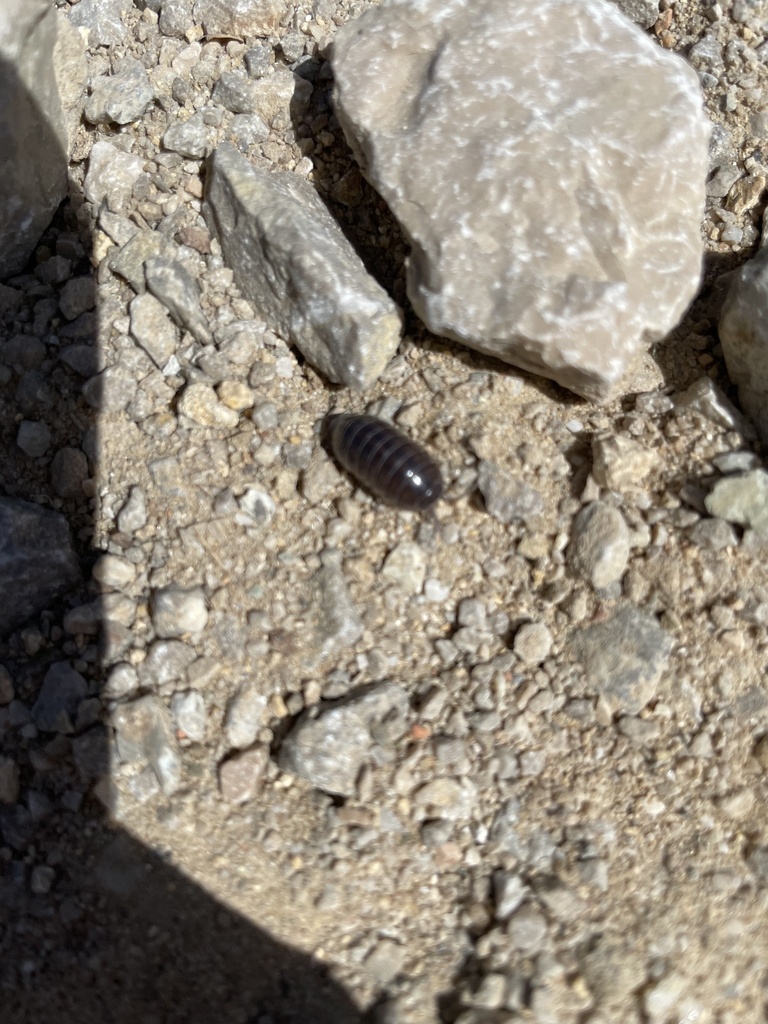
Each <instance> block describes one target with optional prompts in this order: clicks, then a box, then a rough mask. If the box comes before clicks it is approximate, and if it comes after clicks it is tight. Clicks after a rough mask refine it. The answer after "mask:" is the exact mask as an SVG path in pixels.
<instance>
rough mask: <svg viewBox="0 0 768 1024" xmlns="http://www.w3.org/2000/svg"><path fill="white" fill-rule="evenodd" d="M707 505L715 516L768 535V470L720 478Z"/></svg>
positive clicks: (710, 494)
mask: <svg viewBox="0 0 768 1024" xmlns="http://www.w3.org/2000/svg"><path fill="white" fill-rule="evenodd" d="M704 504H705V506H706V509H707V512H709V514H710V515H711V516H717V517H718V518H720V519H725V520H727V521H728V522H729V523H739V525H740V526H751V527H752V529H753V530H754V531H755V532H756V533H758V534H760V535H762V536H768V472H766V471H765V470H764V469H753V470H752V471H751V472H749V473H739V474H738V475H736V476H727V477H725V479H724V480H718V481H717V483H716V484H715V486H714V487H713V488H712V490H711V491H710V492H709V494H708V495H707V497H706V498H705V499H704Z"/></svg>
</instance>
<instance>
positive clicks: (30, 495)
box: [0, 65, 361, 1024]
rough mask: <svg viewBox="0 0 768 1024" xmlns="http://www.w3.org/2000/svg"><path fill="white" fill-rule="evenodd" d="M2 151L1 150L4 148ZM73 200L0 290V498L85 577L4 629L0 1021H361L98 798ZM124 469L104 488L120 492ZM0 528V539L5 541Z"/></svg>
mask: <svg viewBox="0 0 768 1024" xmlns="http://www.w3.org/2000/svg"><path fill="white" fill-rule="evenodd" d="M22 93H23V89H22V87H21V86H20V84H19V83H18V81H17V79H15V77H14V75H13V72H12V71H11V70H10V69H9V67H8V66H6V65H0V95H2V96H4V97H5V98H6V100H7V102H8V103H10V102H12V100H13V99H14V97H15V98H16V99H17V100H20V102H21V103H22V105H23V106H24V108H25V109H26V113H25V115H24V119H25V125H26V129H27V130H28V131H34V132H36V133H38V146H39V145H40V139H39V133H41V132H46V131H47V125H46V121H45V118H43V117H42V116H40V114H39V111H37V109H36V107H35V105H34V101H33V100H32V98H31V97H29V96H28V95H26V94H24V95H20V94H22ZM12 109H13V108H12ZM20 135H23V132H20ZM48 141H49V149H50V153H51V159H52V160H58V161H61V162H62V163H63V166H64V167H66V158H65V156H64V154H63V153H62V152H61V151H60V150H58V149H56V143H55V140H54V139H53V138H50V139H49V140H48ZM36 150H37V147H36ZM37 151H39V150H37ZM12 158H13V157H12V156H11V153H10V152H9V150H8V149H7V148H6V150H5V152H4V153H3V160H5V161H6V162H7V161H9V160H10V159H12ZM16 158H17V159H22V158H23V153H17V154H16ZM7 169H8V168H7V164H6V170H7ZM29 172H30V173H34V168H33V167H30V169H29ZM82 202H83V199H82V196H79V195H77V194H76V193H75V194H73V193H72V190H70V196H69V198H68V199H67V200H65V202H64V203H63V204H62V207H61V208H60V210H59V212H58V214H57V216H56V218H55V219H54V221H53V223H52V225H51V226H50V227H49V228H48V230H47V231H46V232H45V234H44V235H43V237H42V238H41V240H40V242H39V244H38V247H37V249H36V252H35V253H34V254H33V256H32V258H31V259H30V261H29V264H28V265H27V267H26V268H24V271H23V272H22V273H20V274H17V275H16V276H15V277H13V278H11V279H9V280H8V281H6V282H5V284H4V286H3V287H0V300H1V302H0V405H1V406H2V408H3V411H4V415H3V416H2V417H1V418H0V431H2V445H3V452H4V455H3V458H2V460H1V461H0V495H2V496H4V497H12V498H20V499H24V500H26V501H30V502H33V503H35V504H36V505H38V506H42V507H43V508H46V509H49V510H54V511H57V512H59V513H61V514H62V515H63V516H65V518H66V520H67V521H68V523H69V526H70V528H71V531H72V535H73V539H74V542H75V546H76V548H77V552H78V556H79V560H80V563H81V567H82V572H83V581H84V582H83V584H82V585H81V586H80V588H79V589H78V588H76V589H75V590H74V591H70V592H69V593H67V594H65V595H63V596H62V595H58V596H57V597H56V598H52V597H50V595H49V596H48V597H47V598H46V597H43V598H42V599H41V601H38V607H39V613H38V614H37V615H36V616H34V617H33V618H32V619H31V620H30V621H25V622H24V623H21V624H18V625H17V628H16V629H15V630H14V631H13V632H11V633H9V634H7V635H6V636H4V637H3V638H1V639H0V675H2V676H3V679H2V680H0V682H3V685H4V687H5V689H4V690H3V687H2V686H0V694H2V698H1V699H3V700H4V704H3V705H2V706H0V1020H2V1022H3V1024H43V1022H45V1024H91V1022H93V1024H138V1022H141V1024H173V1022H178V1024H208V1022H210V1024H214V1022H216V1024H292V1022H297V1024H298V1022H313V1024H355V1022H360V1021H361V1014H360V1012H359V1011H358V1010H357V1009H356V1008H355V1006H354V1005H353V1003H352V1001H351V1000H350V999H349V997H348V996H347V995H346V994H345V992H344V991H343V990H342V989H341V988H340V987H339V986H338V985H336V984H335V983H334V982H333V981H332V980H330V979H329V977H328V976H327V973H326V970H325V968H324V966H323V965H322V964H320V963H319V962H317V961H315V960H313V959H312V958H311V957H308V956H305V955H303V954H301V953H299V952H297V951H295V950H293V949H290V948H288V947H286V946H285V945H282V944H280V943H279V942H276V941H275V940H274V939H272V938H271V937H270V936H269V935H268V934H266V933H265V932H263V931H261V930H259V929H258V928H256V927H254V926H253V925H252V924H251V923H250V922H248V921H247V920H245V919H244V918H243V917H241V916H240V915H238V914H236V913H235V912H232V911H230V910H228V909H225V908H224V907H223V906H222V905H221V903H219V902H218V901H217V900H216V899H215V898H214V897H213V896H212V895H210V894H209V893H207V892H204V891H203V890H202V889H200V888H199V887H198V886H197V885H195V884H194V883H193V882H192V881H190V880H189V879H188V878H186V877H184V876H183V875H181V874H180V873H179V872H178V871H176V870H175V869H174V867H173V866H171V865H169V864H168V863H167V862H166V861H165V860H164V859H163V858H162V857H161V856H159V855H158V854H157V853H156V852H153V851H152V850H149V849H146V848H145V847H144V846H142V844H140V843H139V842H137V841H136V840H135V839H133V838H132V837H130V836H129V835H127V834H126V833H125V832H123V831H122V830H121V829H120V828H118V827H116V826H113V825H111V824H110V823H109V821H108V820H106V816H105V812H104V808H103V807H102V805H101V804H100V803H99V801H98V800H97V799H96V797H95V796H94V795H93V786H94V783H95V782H97V778H98V775H99V772H100V771H103V770H104V767H105V766H107V765H108V759H109V751H108V739H109V732H108V727H105V723H104V722H102V721H101V720H100V719H101V717H102V715H101V713H100V710H99V704H98V703H97V702H95V701H94V700H93V698H94V697H97V696H98V694H99V692H100V690H101V687H102V685H103V677H104V670H103V666H102V663H101V659H100V655H99V648H98V642H97V636H96V635H94V634H95V633H96V630H94V631H90V630H89V631H86V632H84V633H82V634H71V633H67V632H66V631H65V630H64V629H63V623H64V619H65V615H66V612H67V610H68V609H69V608H73V607H77V606H80V605H82V604H83V603H86V602H89V601H93V600H94V599H95V598H96V597H97V594H96V592H95V591H94V590H93V589H92V585H91V584H90V583H89V582H88V580H89V578H90V569H91V567H92V564H93V562H94V560H95V558H96V557H97V556H98V554H99V553H100V552H99V551H98V550H95V549H94V539H93V538H94V521H95V517H96V512H97V507H98V506H97V502H98V500H99V480H100V471H99V470H100V467H99V466H98V464H97V463H98V452H99V447H100V446H99V432H100V431H103V430H105V429H108V418H106V419H102V420H99V416H98V415H97V410H98V407H99V405H100V396H99V393H98V391H99V389H98V384H96V385H94V384H92V385H91V386H90V396H89V397H90V401H86V400H85V399H84V396H83V391H82V389H83V385H84V383H85V382H86V381H87V380H89V379H93V378H94V377H96V379H97V381H98V377H97V371H98V369H100V368H101V359H100V355H99V336H100V334H101V336H102V337H104V336H106V335H108V332H109V329H110V325H109V324H103V323H102V324H99V316H98V310H97V309H90V310H89V309H86V310H83V311H82V312H81V313H78V314H77V315H76V316H74V317H73V318H71V319H68V318H67V317H65V316H63V315H62V308H61V301H60V300H61V295H62V291H63V288H64V287H65V285H66V282H67V280H69V279H70V278H73V277H74V278H77V277H82V278H89V277H90V276H91V275H92V274H93V268H92V266H91V263H90V259H89V257H90V252H91V247H90V238H89V237H86V236H85V234H84V231H83V224H84V223H85V218H82V217H78V216H77V209H78V207H79V206H80V205H82ZM55 257H60V258H63V259H65V260H68V261H69V267H68V269H67V270H66V272H65V273H59V272H58V271H59V270H60V269H61V268H62V267H63V266H64V264H62V263H61V261H60V260H58V261H54V262H53V263H52V262H50V261H51V260H52V259H53V258H55ZM75 347H77V351H76V352H74V351H73V350H74V348H75ZM75 356H77V358H75ZM21 421H26V422H32V423H37V424H44V425H45V427H46V428H47V429H48V430H49V431H50V444H49V446H48V448H47V450H46V451H45V452H44V454H42V455H30V454H27V453H25V452H24V451H23V450H22V449H21V448H20V447H19V446H18V444H17V437H18V430H19V424H20V422H21ZM64 448H67V449H70V450H79V451H81V452H84V453H85V454H86V455H87V457H88V469H87V478H86V479H85V481H81V486H79V487H77V488H71V490H72V491H73V493H69V492H67V488H66V487H65V486H63V485H62V478H61V475H60V474H59V475H58V477H57V473H56V471H55V470H54V469H53V468H52V467H53V458H54V456H55V455H56V453H57V452H58V451H61V450H62V449H64ZM81 461H82V460H81ZM54 480H58V483H57V486H54V483H53V481H54ZM125 483H126V482H124V481H123V482H121V481H120V480H115V481H113V482H111V483H110V488H111V489H113V490H114V491H116V492H117V493H118V494H119V493H120V491H121V487H123V485H124V484H125ZM65 492H66V493H65ZM27 539H28V538H27ZM23 542H24V541H23V540H22V541H20V543H21V544H22V545H23ZM8 543H9V538H8V537H0V553H3V552H5V551H6V550H7V546H8ZM7 566H8V561H7V559H6V558H5V557H3V558H2V559H0V592H1V593H2V598H3V601H4V602H6V607H7V605H8V603H12V602H13V601H14V588H15V587H16V586H17V585H18V582H19V581H18V579H16V580H15V579H14V578H13V577H12V576H11V575H10V574H9V572H8V568H7ZM96 627H98V623H96ZM62 661H65V662H67V663H68V664H69V665H70V666H71V667H73V668H74V669H75V670H76V671H77V672H79V673H80V674H81V675H82V676H83V677H84V678H85V679H86V680H87V684H88V697H87V698H86V699H85V700H84V701H81V702H80V707H78V709H77V713H76V714H73V721H72V722H71V723H70V724H67V723H65V724H64V725H63V726H62V727H61V728H60V729H59V730H58V731H55V732H47V731H45V729H44V728H42V727H39V726H38V724H36V721H35V717H36V716H35V714H34V711H33V709H34V706H35V701H36V700H37V698H38V696H39V693H40V689H41V686H42V683H43V679H44V678H45V676H46V673H47V672H48V670H49V669H50V667H51V665H53V664H55V663H57V662H62ZM84 708H85V709H86V711H85V713H84V710H83V709H84ZM37 717H38V722H39V716H37ZM14 766H15V767H14ZM17 772H18V774H16V773H17ZM3 773H5V774H3ZM172 842H173V839H172V837H171V840H170V843H169V845H172ZM290 914H291V908H290V907H286V916H287V917H290Z"/></svg>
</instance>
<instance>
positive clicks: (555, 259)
mask: <svg viewBox="0 0 768 1024" xmlns="http://www.w3.org/2000/svg"><path fill="white" fill-rule="evenodd" d="M332 63H333V70H334V75H335V79H336V86H335V103H336V113H337V116H338V118H339V121H340V123H341V124H342V127H343V128H344V132H345V134H346V136H347V139H348V141H349V143H350V145H351V147H352V149H353V151H354V152H355V155H356V157H357V159H358V161H359V162H360V164H361V166H362V168H363V170H364V172H365V174H366V176H367V177H368V178H369V180H370V181H371V183H372V184H373V186H374V187H375V188H376V189H377V190H378V191H379V192H380V193H381V195H382V196H383V197H384V199H385V200H386V201H387V203H388V204H389V206H390V208H391V209H392V211H393V213H394V214H395V216H396V217H397V219H398V220H399V221H400V223H401V225H402V227H403V228H404V230H405V232H406V233H407V235H408V236H409V238H410V241H411V243H412V253H411V256H410V261H409V267H408V294H409V296H410V299H411V301H412V303H413V305H414V308H415V310H416V312H417V313H418V315H419V316H420V317H421V318H422V320H423V321H424V322H425V323H426V324H427V326H428V327H429V328H430V330H432V331H434V332H435V333H436V334H440V335H443V336H446V337H450V338H454V339H456V340H458V341H460V342H463V343H464V344H466V345H469V346H470V347H472V348H475V349H478V350H480V351H481V352H487V353H490V354H491V355H494V356H498V357H499V358H501V359H504V360H506V361H507V362H510V363H514V364H516V365H517V366H521V367H523V368H526V369H529V370H533V371H535V372H537V373H541V374H544V375H545V376H547V377H551V378H552V379H554V380H556V381H559V382H560V383H561V384H563V385H564V386H566V387H568V388H570V389H571V390H572V391H575V392H577V393H578V394H580V395H584V396H585V397H587V398H590V399H595V400H604V399H606V398H607V397H609V396H610V395H611V393H612V392H614V391H615V390H616V389H617V386H618V384H619V382H620V380H621V378H622V376H623V374H624V373H625V371H626V370H627V368H628V367H629V365H630V363H631V362H632V361H633V360H634V357H635V355H636V354H637V353H638V352H639V351H640V350H641V349H642V348H643V345H644V343H645V342H647V341H649V340H651V339H657V338H659V337H662V336H663V335H664V334H666V333H667V332H668V331H669V330H670V329H671V328H672V327H673V326H674V325H675V324H676V323H677V321H678V320H679V318H680V317H681V315H682V313H683V311H684V310H685V308H686V306H687V305H688V303H689V302H690V301H691V299H692V298H693V296H694V294H695V292H696V290H697V288H698V284H699V277H700V264H701V242H700V236H699V225H700V222H701V216H702V214H703V208H704V182H705V177H706V174H707V167H708V164H707V146H708V139H709V124H708V121H707V119H706V117H705V115H704V112H703V110H702V103H701V96H700V90H699V84H698V80H697V78H696V75H695V74H694V72H693V71H692V70H691V69H690V68H689V67H688V66H687V65H686V64H685V62H684V61H683V60H681V59H680V58H679V57H677V56H675V55H673V54H670V53H667V52H665V51H663V50H662V49H661V48H660V47H659V46H658V45H657V44H655V43H654V42H653V41H652V40H651V39H650V38H648V37H647V36H645V35H644V34H643V33H642V32H641V31H640V30H639V29H638V28H637V27H636V26H635V25H633V24H632V23H631V22H630V21H629V20H628V19H627V18H625V17H624V16H623V15H622V14H621V13H620V12H619V11H618V10H617V9H616V8H615V7H614V6H613V5H611V4H609V3H606V2H604V0H579V2H578V3H575V2H573V0H537V2H536V3H530V2H529V0H389V2H385V3H384V4H382V6H381V7H378V8H372V9H370V10H368V11H366V12H365V13H364V14H363V15H362V16H361V17H360V18H358V19H357V20H356V21H354V22H351V23H350V24H348V25H346V26H344V27H343V28H341V29H340V30H339V31H338V33H337V34H336V36H335V38H334V43H333V53H332Z"/></svg>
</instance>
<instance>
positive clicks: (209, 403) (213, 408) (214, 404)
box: [134, 299, 240, 430]
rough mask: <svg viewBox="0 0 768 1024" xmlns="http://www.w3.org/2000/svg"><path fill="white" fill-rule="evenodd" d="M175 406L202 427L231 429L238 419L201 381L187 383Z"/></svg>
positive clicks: (232, 410)
mask: <svg viewBox="0 0 768 1024" xmlns="http://www.w3.org/2000/svg"><path fill="white" fill-rule="evenodd" d="M135 301H136V300H135V299H134V302H135ZM161 308H162V307H161ZM176 408H177V409H178V411H179V412H180V413H181V414H182V415H184V416H188V417H189V418H190V419H191V420H193V421H194V422H195V423H199V424H200V426H202V427H216V428H218V429H220V430H232V428H233V427H236V426H237V423H238V421H239V419H240V416H239V414H238V413H237V412H236V411H235V410H234V409H230V408H229V407H228V406H226V405H224V403H223V402H220V401H219V399H218V396H217V394H216V392H215V391H214V390H213V388H212V387H211V385H210V384H203V383H202V382H200V383H196V384H188V385H187V386H186V388H185V389H184V393H183V395H182V396H181V398H180V399H179V402H178V405H177V407H176Z"/></svg>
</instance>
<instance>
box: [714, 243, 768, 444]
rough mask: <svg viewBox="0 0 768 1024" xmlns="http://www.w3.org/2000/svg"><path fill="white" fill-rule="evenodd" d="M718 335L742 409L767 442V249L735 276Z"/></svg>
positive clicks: (724, 307) (729, 290) (724, 306)
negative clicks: (737, 390)
mask: <svg viewBox="0 0 768 1024" xmlns="http://www.w3.org/2000/svg"><path fill="white" fill-rule="evenodd" d="M718 333H719V335H720V344H721V345H722V346H723V356H724V357H725V363H726V366H727V367H728V375H729V377H730V378H731V380H732V381H733V383H734V384H735V385H736V387H737V388H738V389H739V401H740V402H741V406H742V408H743V410H744V412H745V413H746V414H747V416H748V417H749V418H750V420H751V421H752V423H753V424H754V426H755V428H756V430H757V433H758V436H759V437H760V440H761V441H765V442H768V248H763V249H760V251H759V252H758V254H757V255H756V256H755V257H754V259H751V260H748V261H747V262H746V263H745V264H744V265H743V266H741V267H739V269H738V270H737V271H736V272H735V273H734V275H733V277H732V279H731V284H730V288H729V289H728V294H727V296H726V298H725V302H724V303H723V308H722V310H721V311H720V324H719V326H718Z"/></svg>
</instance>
